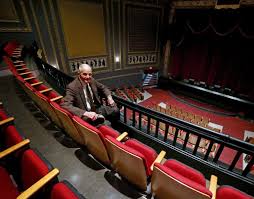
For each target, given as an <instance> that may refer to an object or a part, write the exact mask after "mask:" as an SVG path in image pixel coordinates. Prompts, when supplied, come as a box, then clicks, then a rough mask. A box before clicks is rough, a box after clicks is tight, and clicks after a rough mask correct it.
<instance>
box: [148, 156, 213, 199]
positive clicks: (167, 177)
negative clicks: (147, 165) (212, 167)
mask: <svg viewBox="0 0 254 199" xmlns="http://www.w3.org/2000/svg"><path fill="white" fill-rule="evenodd" d="M151 184H152V193H153V195H154V196H155V198H158V199H168V198H177V199H186V198H195V199H209V198H212V195H213V194H212V192H211V191H210V190H209V189H207V188H206V180H205V177H204V176H203V174H201V173H200V172H198V171H196V170H195V169H192V168H191V167H188V166H187V165H184V164H183V163H181V162H178V161H177V160H174V159H170V160H167V161H166V162H165V163H164V164H163V165H162V164H158V163H155V165H154V169H153V174H152V183H151Z"/></svg>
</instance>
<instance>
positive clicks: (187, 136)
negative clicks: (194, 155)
mask: <svg viewBox="0 0 254 199" xmlns="http://www.w3.org/2000/svg"><path fill="white" fill-rule="evenodd" d="M189 136H190V133H189V132H186V136H185V139H184V143H183V148H182V149H183V150H185V149H186V145H187V143H188V140H189Z"/></svg>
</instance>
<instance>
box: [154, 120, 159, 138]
mask: <svg viewBox="0 0 254 199" xmlns="http://www.w3.org/2000/svg"><path fill="white" fill-rule="evenodd" d="M159 124H160V122H159V121H158V120H156V128H155V137H156V138H158V132H159Z"/></svg>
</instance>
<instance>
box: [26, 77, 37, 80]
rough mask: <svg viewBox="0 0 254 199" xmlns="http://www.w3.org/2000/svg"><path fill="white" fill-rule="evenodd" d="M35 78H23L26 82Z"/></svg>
mask: <svg viewBox="0 0 254 199" xmlns="http://www.w3.org/2000/svg"><path fill="white" fill-rule="evenodd" d="M35 78H36V77H27V78H24V80H25V81H27V80H30V79H35Z"/></svg>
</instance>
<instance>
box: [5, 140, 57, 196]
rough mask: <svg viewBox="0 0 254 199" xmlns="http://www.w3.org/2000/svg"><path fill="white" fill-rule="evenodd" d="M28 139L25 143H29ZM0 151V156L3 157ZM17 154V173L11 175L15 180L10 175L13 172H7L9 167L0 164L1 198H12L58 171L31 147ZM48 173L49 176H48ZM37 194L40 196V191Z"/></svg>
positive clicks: (53, 175)
mask: <svg viewBox="0 0 254 199" xmlns="http://www.w3.org/2000/svg"><path fill="white" fill-rule="evenodd" d="M25 141H27V140H25ZM28 141H29V140H28ZM28 141H27V142H26V144H27V143H29V142H28ZM2 153H4V152H2ZM2 153H0V158H1V157H3V155H2ZM19 156H20V157H17V166H16V167H17V168H18V173H17V174H16V173H15V175H13V177H14V178H13V179H14V180H15V182H14V181H13V179H12V178H11V177H10V174H13V173H9V169H8V171H7V169H6V168H4V167H1V166H0V193H1V198H4V199H14V198H16V197H17V196H18V195H19V194H20V191H21V192H22V191H24V190H26V189H28V188H29V187H31V186H34V184H35V183H37V182H38V181H39V180H41V179H42V178H43V177H47V178H48V180H50V179H52V178H54V177H55V176H56V175H57V174H58V173H59V171H58V170H57V169H54V170H52V169H53V168H52V166H51V165H50V164H49V163H48V162H46V161H45V160H44V159H42V157H40V155H39V154H38V153H37V152H35V151H34V150H32V149H27V150H25V151H24V152H22V153H19ZM46 175H47V176H46ZM49 175H51V176H50V177H48V176H49ZM44 181H45V180H44ZM19 182H20V183H19ZM16 184H17V185H18V187H17V186H16ZM35 187H37V186H35ZM22 194H23V195H26V196H28V195H29V194H28V195H27V193H25V192H24V193H22ZM38 194H39V195H40V196H41V194H42V192H40V193H38ZM25 198H26V197H25Z"/></svg>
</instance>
